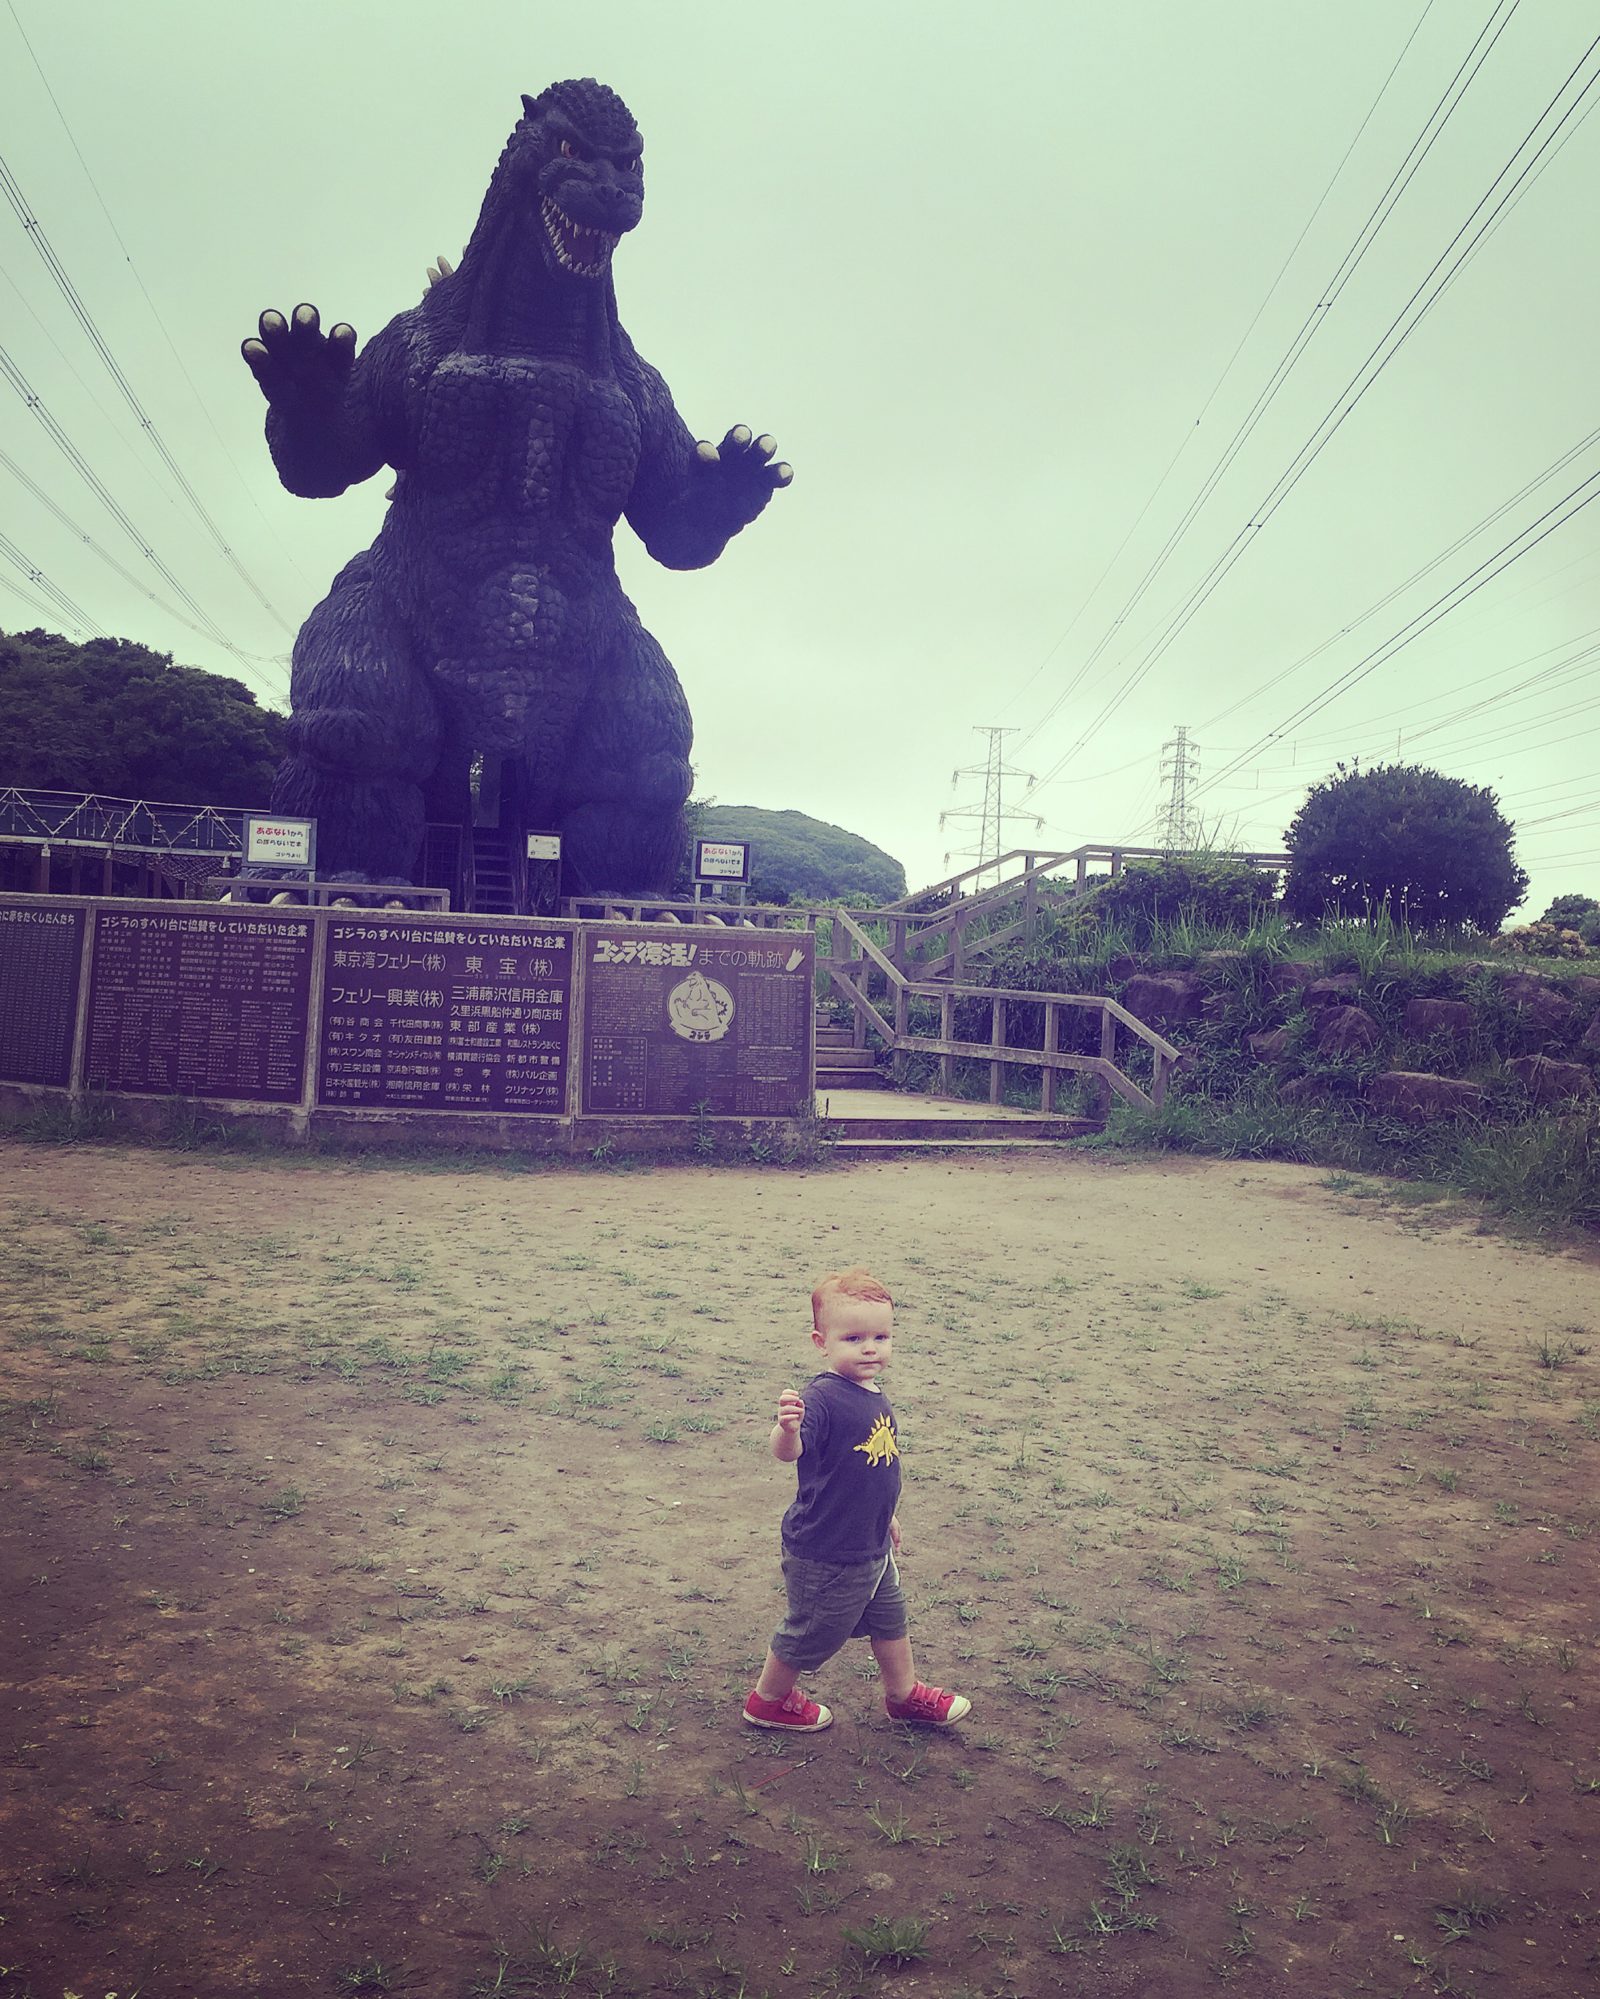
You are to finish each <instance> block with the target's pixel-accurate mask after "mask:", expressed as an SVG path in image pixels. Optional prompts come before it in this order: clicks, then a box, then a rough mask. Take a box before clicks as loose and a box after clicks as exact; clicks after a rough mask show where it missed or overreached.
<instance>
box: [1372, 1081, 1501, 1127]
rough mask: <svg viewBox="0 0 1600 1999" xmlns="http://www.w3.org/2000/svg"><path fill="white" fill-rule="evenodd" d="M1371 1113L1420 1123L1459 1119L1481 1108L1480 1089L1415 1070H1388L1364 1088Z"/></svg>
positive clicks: (1480, 1087)
mask: <svg viewBox="0 0 1600 1999" xmlns="http://www.w3.org/2000/svg"><path fill="white" fill-rule="evenodd" d="M1367 1102H1368V1103H1369V1104H1371V1105H1372V1107H1373V1109H1374V1110H1379V1111H1388V1112H1389V1113H1390V1115H1391V1116H1394V1117H1403V1118H1410V1119H1412V1120H1413V1121H1414V1122H1417V1123H1421V1122H1422V1121H1423V1120H1424V1119H1426V1118H1436V1117H1460V1116H1461V1115H1462V1113H1463V1112H1467V1111H1475V1110H1479V1109H1481V1108H1482V1105H1483V1088H1482V1085H1481V1084H1478V1083H1466V1082H1463V1081H1462V1080H1461V1079H1460V1077H1458V1076H1429V1075H1426V1074H1424V1073H1423V1072H1422V1071H1421V1070H1416V1069H1389V1070H1386V1071H1385V1072H1384V1074H1383V1075H1381V1076H1374V1077H1373V1079H1372V1081H1371V1082H1370V1083H1369V1084H1368V1085H1367Z"/></svg>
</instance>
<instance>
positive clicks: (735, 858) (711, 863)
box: [694, 840, 750, 882]
mask: <svg viewBox="0 0 1600 1999" xmlns="http://www.w3.org/2000/svg"><path fill="white" fill-rule="evenodd" d="M694 878H695V880H696V881H697V882H747V881H748V880H749V879H750V843H749V841H748V840H696V841H695V843H694Z"/></svg>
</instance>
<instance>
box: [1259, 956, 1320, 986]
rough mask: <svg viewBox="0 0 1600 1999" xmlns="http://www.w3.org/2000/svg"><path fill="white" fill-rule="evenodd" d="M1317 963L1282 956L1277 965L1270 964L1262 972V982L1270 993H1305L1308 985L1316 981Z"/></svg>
mask: <svg viewBox="0 0 1600 1999" xmlns="http://www.w3.org/2000/svg"><path fill="white" fill-rule="evenodd" d="M1316 977H1317V968H1316V966H1315V965H1307V964H1304V963H1302V961H1301V960H1300V959H1298V958H1282V959H1280V960H1279V961H1278V963H1277V964H1275V965H1268V967H1267V968H1266V970H1265V971H1264V972H1263V973H1262V974H1261V983H1262V984H1263V985H1264V986H1265V987H1266V989H1267V991H1268V992H1269V993H1303V992H1304V991H1305V989H1306V987H1307V986H1309V985H1313V984H1315V982H1316Z"/></svg>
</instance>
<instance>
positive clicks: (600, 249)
mask: <svg viewBox="0 0 1600 1999" xmlns="http://www.w3.org/2000/svg"><path fill="white" fill-rule="evenodd" d="M539 214H540V218H541V220H542V221H543V223H544V233H545V235H546V236H547V237H548V238H549V239H550V247H551V249H552V250H554V251H555V253H556V261H557V262H558V263H559V264H560V266H561V268H562V269H563V270H564V271H571V272H572V273H573V274H574V276H576V277H580V278H599V277H604V275H605V270H606V265H607V263H608V261H609V260H610V257H611V253H612V251H613V250H614V249H615V248H616V247H617V242H618V239H617V238H616V237H615V236H608V235H607V234H606V233H605V231H604V230H602V229H585V228H584V226H583V224H582V223H581V222H574V221H573V219H572V217H571V216H570V215H567V214H566V213H564V212H563V210H561V209H560V208H558V207H557V206H556V204H555V203H554V202H553V201H552V200H551V199H550V197H549V196H548V195H546V196H545V197H544V199H543V200H542V201H541V202H540V204H539ZM582 252H588V255H587V256H586V255H583V254H580V253H582Z"/></svg>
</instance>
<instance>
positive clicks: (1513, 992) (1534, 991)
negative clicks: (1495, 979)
mask: <svg viewBox="0 0 1600 1999" xmlns="http://www.w3.org/2000/svg"><path fill="white" fill-rule="evenodd" d="M1500 991H1501V995H1502V996H1503V997H1504V998H1505V999H1506V1000H1508V1001H1509V1002H1510V1004H1511V1005H1512V1006H1514V1007H1515V1008H1516V1009H1517V1011H1518V1013H1520V1014H1521V1015H1522V1018H1523V1020H1524V1022H1525V1023H1526V1024H1527V1025H1528V1026H1530V1027H1533V1028H1536V1029H1538V1031H1539V1032H1540V1033H1542V1034H1544V1035H1546V1036H1548V1037H1550V1038H1551V1039H1553V1040H1562V1039H1564V1038H1565V1036H1566V1035H1567V1033H1568V1032H1569V1030H1570V1029H1571V1027H1572V1025H1573V1021H1574V1019H1575V1017H1576V1015H1577V1011H1578V1009H1577V1006H1576V1005H1575V1004H1574V1002H1573V1001H1571V1000H1569V999H1568V998H1567V997H1566V996H1565V994H1564V993H1563V992H1562V990H1561V988H1560V987H1559V986H1557V985H1556V984H1555V983H1554V981H1552V980H1550V979H1541V978H1540V977H1539V976H1538V974H1537V973H1535V972H1508V973H1507V974H1506V976H1505V977H1504V978H1503V979H1502V980H1501V981H1500Z"/></svg>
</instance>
